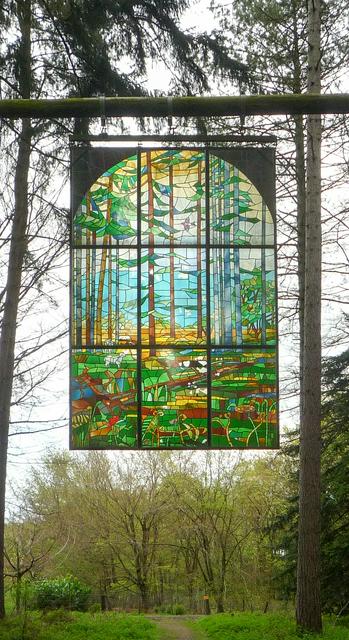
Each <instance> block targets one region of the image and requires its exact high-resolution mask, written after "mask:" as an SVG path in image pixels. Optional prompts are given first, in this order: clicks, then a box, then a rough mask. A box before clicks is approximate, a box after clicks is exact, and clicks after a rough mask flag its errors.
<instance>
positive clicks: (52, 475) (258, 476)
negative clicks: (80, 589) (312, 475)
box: [7, 452, 284, 612]
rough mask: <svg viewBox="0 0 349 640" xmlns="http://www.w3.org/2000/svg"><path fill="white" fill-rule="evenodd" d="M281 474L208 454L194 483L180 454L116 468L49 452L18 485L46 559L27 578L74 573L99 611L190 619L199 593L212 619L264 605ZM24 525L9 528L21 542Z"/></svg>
mask: <svg viewBox="0 0 349 640" xmlns="http://www.w3.org/2000/svg"><path fill="white" fill-rule="evenodd" d="M283 476H284V466H283V462H282V461H281V459H280V461H279V460H278V459H274V460H273V459H272V458H270V459H269V460H268V461H259V462H256V463H242V462H239V463H237V464H236V465H235V466H234V467H233V468H230V469H229V468H228V466H226V465H225V464H224V462H223V458H222V457H221V458H219V459H217V460H215V457H214V456H210V457H209V458H208V460H207V462H206V464H205V467H204V468H203V469H201V474H200V475H199V474H198V469H197V468H196V467H195V465H193V463H192V462H191V461H190V458H189V457H187V456H185V457H184V456H183V454H181V455H179V456H176V455H172V456H171V455H168V454H166V453H165V454H161V453H154V452H152V453H151V454H148V455H147V454H146V453H145V452H142V454H137V453H134V454H133V456H132V458H130V459H129V460H127V461H125V463H124V464H123V465H121V466H114V465H112V464H111V463H110V461H109V460H108V458H107V457H106V455H105V454H103V453H97V452H95V453H94V452H91V453H90V454H89V455H88V456H87V455H83V454H80V455H79V458H75V457H74V456H70V455H69V456H68V455H67V454H54V455H49V456H47V458H46V459H45V461H44V465H43V468H42V470H40V471H35V470H33V473H32V477H31V478H30V480H29V482H28V483H27V484H26V486H25V487H24V494H25V501H26V505H27V506H26V509H29V511H27V513H28V514H30V518H31V519H32V521H33V522H36V523H37V525H36V526H37V529H36V537H35V540H36V543H37V546H36V547H35V548H36V554H37V555H38V553H39V551H40V549H41V551H42V553H43V554H45V558H44V561H43V562H42V564H41V566H40V562H39V561H38V562H37V563H36V565H35V567H34V568H33V575H34V576H35V577H36V578H39V577H40V576H43V577H48V578H51V577H57V576H60V575H67V574H72V575H75V576H77V577H78V578H79V579H80V580H83V581H84V582H85V583H87V584H88V585H89V586H90V587H91V589H92V594H93V598H94V600H95V601H100V602H101V604H102V606H103V607H108V606H114V607H126V608H128V607H131V608H134V607H139V608H140V609H141V610H144V611H146V610H148V609H150V608H152V609H153V608H154V607H163V608H168V607H171V606H174V605H176V604H178V605H182V606H184V607H185V609H187V610H190V611H194V612H197V611H201V610H202V596H203V595H206V594H207V595H209V597H210V599H211V604H212V605H213V606H214V607H215V608H216V609H217V610H218V611H223V610H224V609H225V608H228V609H231V608H234V609H241V608H245V607H252V608H262V609H265V608H266V607H267V608H268V606H269V604H270V606H272V603H273V602H274V601H275V600H276V599H278V589H277V587H276V586H274V584H273V578H274V569H275V563H276V562H277V559H278V555H277V554H278V548H279V547H278V545H279V539H278V534H270V533H267V527H268V525H269V524H270V521H271V519H272V516H273V515H274V514H275V513H279V512H280V511H282V510H283V498H282V496H281V495H280V488H281V487H282V486H283V483H284V480H283ZM12 526H14V525H12V523H9V525H8V534H7V535H8V536H9V539H10V536H11V531H12ZM29 526H30V522H29V521H28V520H27V517H24V518H23V521H22V522H19V523H17V524H16V527H18V531H19V532H21V535H25V532H26V530H27V527H29ZM47 541H50V547H49V548H48V547H47ZM45 545H46V546H45ZM23 563H24V560H23ZM257 585H258V586H257Z"/></svg>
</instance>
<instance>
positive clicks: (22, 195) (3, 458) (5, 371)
mask: <svg viewBox="0 0 349 640" xmlns="http://www.w3.org/2000/svg"><path fill="white" fill-rule="evenodd" d="M17 13H18V21H19V26H20V32H21V43H20V48H19V53H18V58H19V69H18V78H19V86H20V90H21V95H22V97H24V98H29V97H30V87H31V3H30V0H21V1H18V2H17ZM30 146H31V123H30V120H28V119H23V121H22V130H21V134H20V138H19V143H18V156H17V164H16V171H15V183H14V190H15V200H14V215H13V224H12V234H11V243H10V255H9V263H8V271H7V283H6V298H5V304H4V314H3V319H2V327H1V337H0V618H3V617H4V615H5V597H4V528H5V498H6V465H7V449H8V434H9V422H10V407H11V396H12V383H13V370H14V359H15V338H16V325H17V313H18V302H19V294H20V288H21V280H22V270H23V262H24V256H25V252H26V249H27V236H26V233H27V222H28V173H29V159H30Z"/></svg>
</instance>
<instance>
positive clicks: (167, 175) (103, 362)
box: [71, 148, 278, 449]
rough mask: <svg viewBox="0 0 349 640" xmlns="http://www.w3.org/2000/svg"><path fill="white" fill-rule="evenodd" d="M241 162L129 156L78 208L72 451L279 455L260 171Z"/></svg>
mask: <svg viewBox="0 0 349 640" xmlns="http://www.w3.org/2000/svg"><path fill="white" fill-rule="evenodd" d="M95 151H96V152H97V154H98V152H99V153H101V150H95ZM253 151H254V150H251V149H250V150H246V149H244V150H242V151H241V154H240V155H239V154H238V153H237V150H234V152H233V153H231V152H229V150H227V149H223V150H216V149H212V150H211V149H208V150H207V149H182V148H180V149H149V150H143V149H142V150H139V151H138V152H137V154H133V155H125V157H123V158H122V159H121V160H119V161H118V162H116V163H115V164H113V165H112V166H111V168H108V167H107V168H106V169H105V170H104V172H102V174H101V175H100V176H99V177H97V178H96V179H95V180H94V181H93V183H92V185H91V186H89V187H88V189H87V191H86V192H85V194H84V195H83V196H82V197H81V200H80V204H79V205H78V206H77V208H76V210H75V211H74V212H73V221H72V240H73V246H72V314H71V318H72V322H71V325H72V330H71V336H72V355H71V357H72V366H71V374H72V375H71V444H72V447H73V448H84V449H89V448H107V449H108V448H126V449H127V448H145V449H149V448H165V449H166V448H172V449H176V448H191V449H193V448H202V449H207V448H242V449H243V448H275V447H276V446H277V445H278V425H277V407H276V404H277V365H276V351H275V349H276V279H275V224H274V211H273V206H274V203H273V185H272V172H271V170H270V167H268V166H267V165H266V168H265V172H264V174H263V167H262V168H261V167H260V166H259V165H258V162H257V161H256V158H255V156H256V155H257V156H258V153H259V152H255V156H253ZM110 153H111V152H110V151H109V154H110ZM234 154H235V156H234ZM119 155H120V150H119ZM108 158H109V156H108V154H105V153H104V155H103V159H104V163H105V162H106V161H107V160H108ZM257 160H258V158H257ZM269 160H270V157H269ZM97 164H98V163H97ZM73 166H74V162H73ZM80 178H81V175H80ZM268 183H269V184H268ZM270 183H271V186H270ZM87 186H88V185H87ZM81 188H82V187H81V186H80V190H81Z"/></svg>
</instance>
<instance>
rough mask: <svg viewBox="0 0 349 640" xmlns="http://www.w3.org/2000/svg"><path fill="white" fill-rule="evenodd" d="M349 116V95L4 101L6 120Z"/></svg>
mask: <svg viewBox="0 0 349 640" xmlns="http://www.w3.org/2000/svg"><path fill="white" fill-rule="evenodd" d="M321 113H349V94H347V93H341V94H327V95H316V94H301V95H294V94H282V95H256V96H254V95H253V96H224V97H222V96H219V97H213V96H210V97H205V96H200V97H171V96H169V97H157V98H154V97H150V98H149V97H140V98H138V97H137V98H134V97H132V98H128V97H127V98H126V97H124V98H104V97H102V98H66V99H58V100H56V99H47V100H42V99H40V100H21V99H18V100H16V99H14V100H0V117H3V118H10V119H16V118H39V119H42V118H48V119H50V118H98V117H101V116H107V117H113V118H119V117H127V116H130V117H135V118H141V117H153V118H160V117H168V116H176V117H185V118H188V117H219V116H245V115H246V116H256V115H286V114H289V115H297V114H321Z"/></svg>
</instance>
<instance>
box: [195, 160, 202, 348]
mask: <svg viewBox="0 0 349 640" xmlns="http://www.w3.org/2000/svg"><path fill="white" fill-rule="evenodd" d="M198 183H199V184H202V162H201V160H199V162H198ZM196 233H197V236H196V242H197V244H198V249H197V270H198V279H197V301H198V310H197V314H198V315H197V319H198V322H197V337H198V338H202V274H201V271H202V260H201V251H202V249H201V244H202V243H201V198H199V199H198V200H197V204H196Z"/></svg>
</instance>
